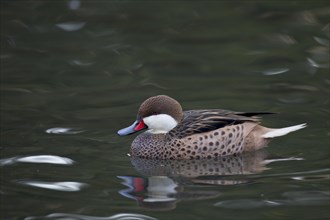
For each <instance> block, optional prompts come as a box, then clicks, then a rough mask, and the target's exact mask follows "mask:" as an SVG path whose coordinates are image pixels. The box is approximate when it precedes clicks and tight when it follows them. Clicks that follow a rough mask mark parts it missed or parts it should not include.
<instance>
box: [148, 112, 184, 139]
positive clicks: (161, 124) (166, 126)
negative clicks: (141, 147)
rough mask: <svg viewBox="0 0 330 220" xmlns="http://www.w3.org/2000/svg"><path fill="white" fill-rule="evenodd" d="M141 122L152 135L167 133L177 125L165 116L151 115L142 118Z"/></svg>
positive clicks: (172, 119)
mask: <svg viewBox="0 0 330 220" xmlns="http://www.w3.org/2000/svg"><path fill="white" fill-rule="evenodd" d="M143 121H144V123H145V124H146V125H147V126H148V128H149V131H150V132H151V133H153V134H160V133H167V132H169V131H170V130H172V129H173V128H174V127H176V126H177V125H178V123H177V122H176V121H175V119H174V118H173V117H172V116H170V115H167V114H159V115H151V116H148V117H145V118H143Z"/></svg>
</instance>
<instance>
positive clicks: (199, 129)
mask: <svg viewBox="0 0 330 220" xmlns="http://www.w3.org/2000/svg"><path fill="white" fill-rule="evenodd" d="M263 114H274V113H271V112H233V111H229V110H223V109H211V110H191V111H185V112H184V116H183V120H182V121H181V122H180V123H179V124H178V125H177V126H176V127H175V128H174V129H172V130H171V131H170V132H169V133H168V134H169V135H171V136H175V137H177V138H183V137H186V136H189V135H192V134H198V133H203V132H208V131H212V130H216V129H218V128H222V127H225V126H228V125H235V124H241V123H243V122H246V121H251V122H256V123H258V122H259V119H260V118H259V117H257V116H258V115H263Z"/></svg>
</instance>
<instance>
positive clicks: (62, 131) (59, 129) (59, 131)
mask: <svg viewBox="0 0 330 220" xmlns="http://www.w3.org/2000/svg"><path fill="white" fill-rule="evenodd" d="M81 132H83V131H81V130H80V131H79V130H74V129H73V128H62V127H56V128H49V129H47V130H46V133H48V134H79V133H81Z"/></svg>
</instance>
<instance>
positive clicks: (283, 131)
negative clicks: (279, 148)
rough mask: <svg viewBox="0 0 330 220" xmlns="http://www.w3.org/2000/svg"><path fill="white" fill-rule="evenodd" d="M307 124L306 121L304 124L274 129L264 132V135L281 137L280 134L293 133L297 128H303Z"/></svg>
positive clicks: (265, 136) (266, 136)
mask: <svg viewBox="0 0 330 220" xmlns="http://www.w3.org/2000/svg"><path fill="white" fill-rule="evenodd" d="M306 126H307V124H306V123H304V124H300V125H295V126H290V127H286V128H278V129H272V130H271V131H269V132H267V133H265V134H263V135H262V137H263V138H274V137H279V136H283V135H286V134H288V133H291V132H293V131H297V130H300V129H303V128H305V127H306Z"/></svg>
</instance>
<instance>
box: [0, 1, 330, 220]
mask: <svg viewBox="0 0 330 220" xmlns="http://www.w3.org/2000/svg"><path fill="white" fill-rule="evenodd" d="M329 16H330V5H329V3H328V1H317V0H316V1H311V0H310V1H307V0H306V1H304V0H302V1H192V2H184V1H162V2H160V1H82V0H81V1H79V0H71V1H33V0H29V1H9V0H8V1H6V0H2V1H1V42H0V43H1V57H0V58H1V59H0V61H1V87H0V89H1V90H0V91H1V140H0V141H1V145H0V150H1V161H0V167H1V191H0V193H1V210H0V213H1V214H0V216H1V219H6V220H9V219H10V220H13V219H26V220H31V219H121V220H123V219H160V220H161V219H164V220H167V219H191V220H194V219H225V220H227V219H300V220H301V219H329V218H330V211H329V205H330V201H329V197H330V189H329V188H330V186H329V181H330V175H329V162H330V160H329V157H330V147H329V137H330V131H329V125H330V119H329V105H330V103H329V85H330V78H329V38H330V26H329V24H330V18H329ZM156 94H167V95H170V96H172V97H174V98H176V99H177V100H179V101H180V102H181V104H182V105H183V107H184V109H186V110H188V109H201V108H224V109H232V110H236V111H273V112H280V113H281V114H277V115H271V116H265V117H264V120H263V124H264V125H266V126H269V127H285V126H290V125H296V124H301V123H304V122H306V123H308V127H307V128H305V129H303V130H301V131H298V132H295V133H293V134H290V135H287V136H285V137H281V138H278V139H276V140H274V141H273V142H272V143H271V144H270V145H269V147H268V148H267V149H266V150H265V151H261V152H256V153H252V154H249V155H240V156H237V157H229V158H225V159H218V160H216V161H215V160H209V161H188V162H187V161H186V162H184V161H179V162H165V161H144V160H132V161H131V158H130V157H128V156H127V153H128V152H129V146H130V143H131V141H132V140H133V139H134V136H129V137H118V136H117V135H116V131H117V130H118V129H120V128H123V127H125V126H127V125H129V124H130V123H132V122H133V120H134V119H135V116H136V111H137V108H138V106H139V104H140V103H141V102H142V101H143V100H144V99H146V98H148V97H150V96H152V95H156Z"/></svg>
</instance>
